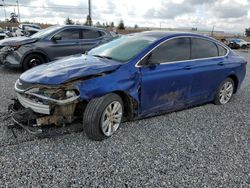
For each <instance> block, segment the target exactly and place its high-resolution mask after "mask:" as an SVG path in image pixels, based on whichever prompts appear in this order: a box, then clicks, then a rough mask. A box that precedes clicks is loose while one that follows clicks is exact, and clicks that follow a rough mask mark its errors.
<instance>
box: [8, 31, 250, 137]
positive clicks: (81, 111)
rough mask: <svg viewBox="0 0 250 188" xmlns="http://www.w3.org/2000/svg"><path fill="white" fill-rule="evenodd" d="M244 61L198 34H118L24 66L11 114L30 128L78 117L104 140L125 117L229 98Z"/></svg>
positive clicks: (241, 74)
mask: <svg viewBox="0 0 250 188" xmlns="http://www.w3.org/2000/svg"><path fill="white" fill-rule="evenodd" d="M246 64H247V62H246V60H245V59H244V58H242V57H241V56H239V55H238V54H236V53H235V52H233V51H232V50H230V49H229V48H228V47H227V46H225V45H224V44H223V43H221V42H219V41H217V40H215V39H213V38H210V37H207V36H203V35H197V34H191V33H173V32H153V31H152V32H142V33H136V34H130V35H126V36H121V37H120V38H118V39H116V40H113V41H111V42H109V43H106V44H103V45H101V46H99V47H96V48H94V49H92V50H91V51H89V52H88V54H84V55H83V54H79V55H74V56H69V57H67V58H64V59H61V60H58V61H55V62H51V63H47V64H43V65H40V66H38V67H35V68H33V69H31V70H28V71H27V72H25V73H23V74H22V75H21V76H20V78H19V79H18V80H17V82H16V84H15V90H16V93H17V100H16V102H15V104H14V105H13V106H12V107H13V109H14V110H15V111H17V112H16V113H15V115H13V120H14V121H15V122H16V123H18V124H19V125H21V126H22V127H25V129H26V130H28V131H29V132H31V133H34V134H36V133H39V131H36V130H35V128H36V129H39V127H42V126H43V125H48V124H50V125H53V124H54V125H62V124H67V123H71V122H73V121H74V120H76V119H78V118H80V119H83V127H84V130H85V132H86V134H87V136H88V137H89V138H91V139H93V140H103V139H106V138H108V137H110V136H112V135H113V134H114V133H115V132H116V131H117V130H118V128H119V126H120V124H121V122H123V121H128V120H133V119H138V118H144V117H148V116H153V115H158V114H162V113H166V112H170V111H175V110H179V109H183V108H187V107H191V106H195V105H200V104H203V103H207V102H214V103H215V104H217V105H224V104H226V103H228V102H229V101H230V100H231V98H232V96H233V94H234V93H236V92H237V91H238V90H239V88H240V86H241V83H242V81H243V80H244V77H245V74H246ZM18 113H22V118H20V115H19V116H18V115H16V114H18ZM25 114H27V115H25ZM23 117H25V118H23ZM27 122H33V123H27ZM34 125H35V126H34ZM37 127H38V128H37ZM39 130H41V129H39Z"/></svg>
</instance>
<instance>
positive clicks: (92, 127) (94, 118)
mask: <svg viewBox="0 0 250 188" xmlns="http://www.w3.org/2000/svg"><path fill="white" fill-rule="evenodd" d="M119 105H120V106H119ZM112 106H113V110H114V109H115V107H114V106H116V108H117V109H118V110H119V111H117V113H114V114H113V115H107V113H108V111H109V110H111V109H112ZM110 108H111V109H110ZM123 109H124V107H123V101H122V99H121V97H120V96H119V95H117V94H114V93H111V94H107V95H104V96H102V97H100V98H94V99H92V100H91V101H90V102H89V103H88V105H87V107H86V109H85V111H84V114H83V128H84V130H85V132H86V134H87V137H88V138H90V139H92V140H96V141H101V140H104V139H106V138H109V137H111V136H112V135H113V134H114V133H115V132H116V131H117V130H118V128H119V126H120V124H121V120H122V117H123ZM110 114H112V113H110ZM109 118H110V120H109ZM107 122H108V123H107ZM115 122H116V123H115ZM109 130H110V131H111V132H112V130H113V132H112V134H108V133H110V132H109Z"/></svg>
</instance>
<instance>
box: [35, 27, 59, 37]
mask: <svg viewBox="0 0 250 188" xmlns="http://www.w3.org/2000/svg"><path fill="white" fill-rule="evenodd" d="M59 28H61V26H51V27H48V28H46V29H42V30H40V31H38V32H37V33H36V34H34V35H32V36H30V37H31V38H44V37H46V36H47V35H49V34H50V33H52V32H54V31H56V30H57V29H59Z"/></svg>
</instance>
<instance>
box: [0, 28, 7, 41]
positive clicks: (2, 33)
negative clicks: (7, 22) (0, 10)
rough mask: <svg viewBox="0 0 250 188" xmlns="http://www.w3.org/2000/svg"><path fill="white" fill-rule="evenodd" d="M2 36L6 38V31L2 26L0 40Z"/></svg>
mask: <svg viewBox="0 0 250 188" xmlns="http://www.w3.org/2000/svg"><path fill="white" fill-rule="evenodd" d="M4 38H6V33H5V31H4V30H3V29H2V28H0V40H2V39H4Z"/></svg>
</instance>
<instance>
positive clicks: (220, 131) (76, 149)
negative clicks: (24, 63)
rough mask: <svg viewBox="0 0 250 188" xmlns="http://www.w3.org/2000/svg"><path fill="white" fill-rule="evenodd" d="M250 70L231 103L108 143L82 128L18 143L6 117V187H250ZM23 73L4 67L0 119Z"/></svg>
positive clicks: (182, 114)
mask: <svg viewBox="0 0 250 188" xmlns="http://www.w3.org/2000/svg"><path fill="white" fill-rule="evenodd" d="M239 53H240V54H241V55H243V56H245V57H246V58H247V59H248V62H250V52H248V53H246V52H239ZM249 65H250V64H248V68H247V76H246V79H245V81H244V84H243V85H242V88H241V90H240V91H239V92H238V93H237V94H236V95H235V96H234V98H233V100H232V101H231V103H229V104H227V105H225V106H215V105H213V104H207V105H203V106H199V107H196V108H192V109H188V110H183V111H179V112H174V113H170V114H166V115H162V116H157V117H153V118H148V119H145V120H140V121H135V122H128V123H124V124H122V126H121V128H120V130H119V131H118V133H117V134H116V135H114V136H113V137H112V138H111V139H108V140H105V141H103V142H94V141H91V140H88V139H87V137H86V135H85V134H84V133H82V132H81V131H80V130H81V124H75V125H74V126H72V127H66V128H61V129H56V130H55V129H52V128H51V129H50V130H51V131H52V132H53V134H54V135H51V136H49V135H48V138H36V137H34V136H30V135H29V134H27V133H26V132H25V131H23V130H15V134H16V135H17V138H14V136H13V135H12V133H11V131H10V130H7V129H6V128H5V126H4V124H5V123H8V122H3V121H2V120H1V118H0V187H28V186H32V187H227V188H229V187H250V116H249V115H250V97H249V96H250V68H249V67H250V66H249ZM19 75H20V71H17V70H6V69H2V68H0V86H1V90H0V98H1V103H0V104H1V105H0V106H1V109H0V112H1V114H0V115H1V116H3V113H4V112H5V111H6V109H7V105H8V103H10V99H11V98H12V97H13V96H14V90H13V85H14V82H15V80H16V79H17V78H18V76H19Z"/></svg>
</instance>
